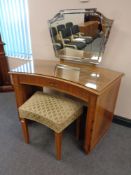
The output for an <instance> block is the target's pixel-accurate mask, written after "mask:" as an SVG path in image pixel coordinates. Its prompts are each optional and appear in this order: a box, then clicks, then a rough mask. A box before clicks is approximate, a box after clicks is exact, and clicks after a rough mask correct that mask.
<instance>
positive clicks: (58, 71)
mask: <svg viewBox="0 0 131 175" xmlns="http://www.w3.org/2000/svg"><path fill="white" fill-rule="evenodd" d="M10 75H11V78H12V84H13V86H14V90H15V94H16V102H17V107H19V106H20V105H22V104H23V103H24V102H25V101H26V100H27V99H28V98H29V97H30V96H31V95H32V94H33V93H34V92H35V91H36V90H38V89H39V88H42V87H49V88H54V89H57V90H59V91H61V92H64V93H67V94H70V95H72V96H75V97H78V98H79V99H82V100H84V101H85V102H86V103H87V106H88V111H87V117H86V127H85V142H84V150H85V152H86V153H87V154H88V153H89V152H90V151H92V150H93V148H94V147H95V145H96V144H97V143H98V142H99V141H100V139H101V138H102V136H103V135H104V134H105V133H106V131H107V130H108V129H109V127H110V125H111V122H112V118H113V113H114V109H115V105H116V100H117V96H118V91H119V86H120V82H121V78H122V76H123V74H122V73H120V72H116V71H112V70H108V69H104V68H100V67H96V66H88V65H82V64H73V63H66V62H61V61H43V60H41V61H40V60H36V61H34V62H33V61H28V62H27V63H26V64H23V65H20V66H19V67H16V68H14V69H10Z"/></svg>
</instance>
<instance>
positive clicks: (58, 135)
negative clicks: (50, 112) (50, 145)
mask: <svg viewBox="0 0 131 175" xmlns="http://www.w3.org/2000/svg"><path fill="white" fill-rule="evenodd" d="M61 143H62V132H61V133H56V132H55V145H56V159H57V160H61Z"/></svg>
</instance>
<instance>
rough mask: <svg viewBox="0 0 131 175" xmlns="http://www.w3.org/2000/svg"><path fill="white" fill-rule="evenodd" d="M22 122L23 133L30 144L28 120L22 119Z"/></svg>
mask: <svg viewBox="0 0 131 175" xmlns="http://www.w3.org/2000/svg"><path fill="white" fill-rule="evenodd" d="M20 122H21V127H22V131H23V136H24V140H25V142H26V143H27V144H28V143H29V133H28V126H27V120H26V119H21V120H20Z"/></svg>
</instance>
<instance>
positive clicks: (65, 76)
mask: <svg viewBox="0 0 131 175" xmlns="http://www.w3.org/2000/svg"><path fill="white" fill-rule="evenodd" d="M14 73H15V74H31V75H34V76H48V77H53V78H55V79H60V80H62V81H67V82H70V83H74V84H77V85H79V86H82V87H83V88H86V89H88V90H89V91H91V92H93V93H95V94H98V95H99V94H100V93H101V92H102V91H103V90H104V89H105V88H107V87H108V86H109V85H110V84H111V83H112V82H113V81H115V80H116V79H118V78H120V77H122V76H123V73H120V72H116V71H112V70H109V69H105V68H100V67H97V66H94V65H83V64H74V63H69V62H62V61H52V60H50V61H47V60H34V61H27V62H26V63H25V62H24V63H23V64H21V65H19V66H18V67H16V68H13V69H10V74H14Z"/></svg>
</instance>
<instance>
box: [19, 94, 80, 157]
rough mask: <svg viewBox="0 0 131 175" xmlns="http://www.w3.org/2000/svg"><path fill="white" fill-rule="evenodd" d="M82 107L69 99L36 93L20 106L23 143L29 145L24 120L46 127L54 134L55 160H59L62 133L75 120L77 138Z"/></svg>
mask: <svg viewBox="0 0 131 175" xmlns="http://www.w3.org/2000/svg"><path fill="white" fill-rule="evenodd" d="M82 112H83V106H82V104H81V103H80V102H76V101H74V100H72V99H70V98H67V97H63V96H58V95H52V94H51V95H50V94H45V93H43V92H36V93H35V94H34V95H32V96H31V97H30V98H29V99H28V100H27V101H26V102H25V103H24V104H23V105H22V106H20V107H19V116H20V121H21V126H22V130H23V135H24V138H25V142H26V143H29V134H28V128H27V121H26V119H30V120H33V121H36V122H39V123H41V124H43V125H46V126H47V127H49V128H50V129H52V130H53V131H54V132H55V144H56V154H57V156H56V157H57V159H58V160H60V159H61V140H62V131H63V130H64V129H65V128H66V127H67V126H69V125H70V124H71V123H72V122H73V121H75V120H76V119H77V125H76V126H77V127H76V128H77V130H76V133H77V138H78V137H79V123H80V118H79V117H80V116H81V114H82Z"/></svg>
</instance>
